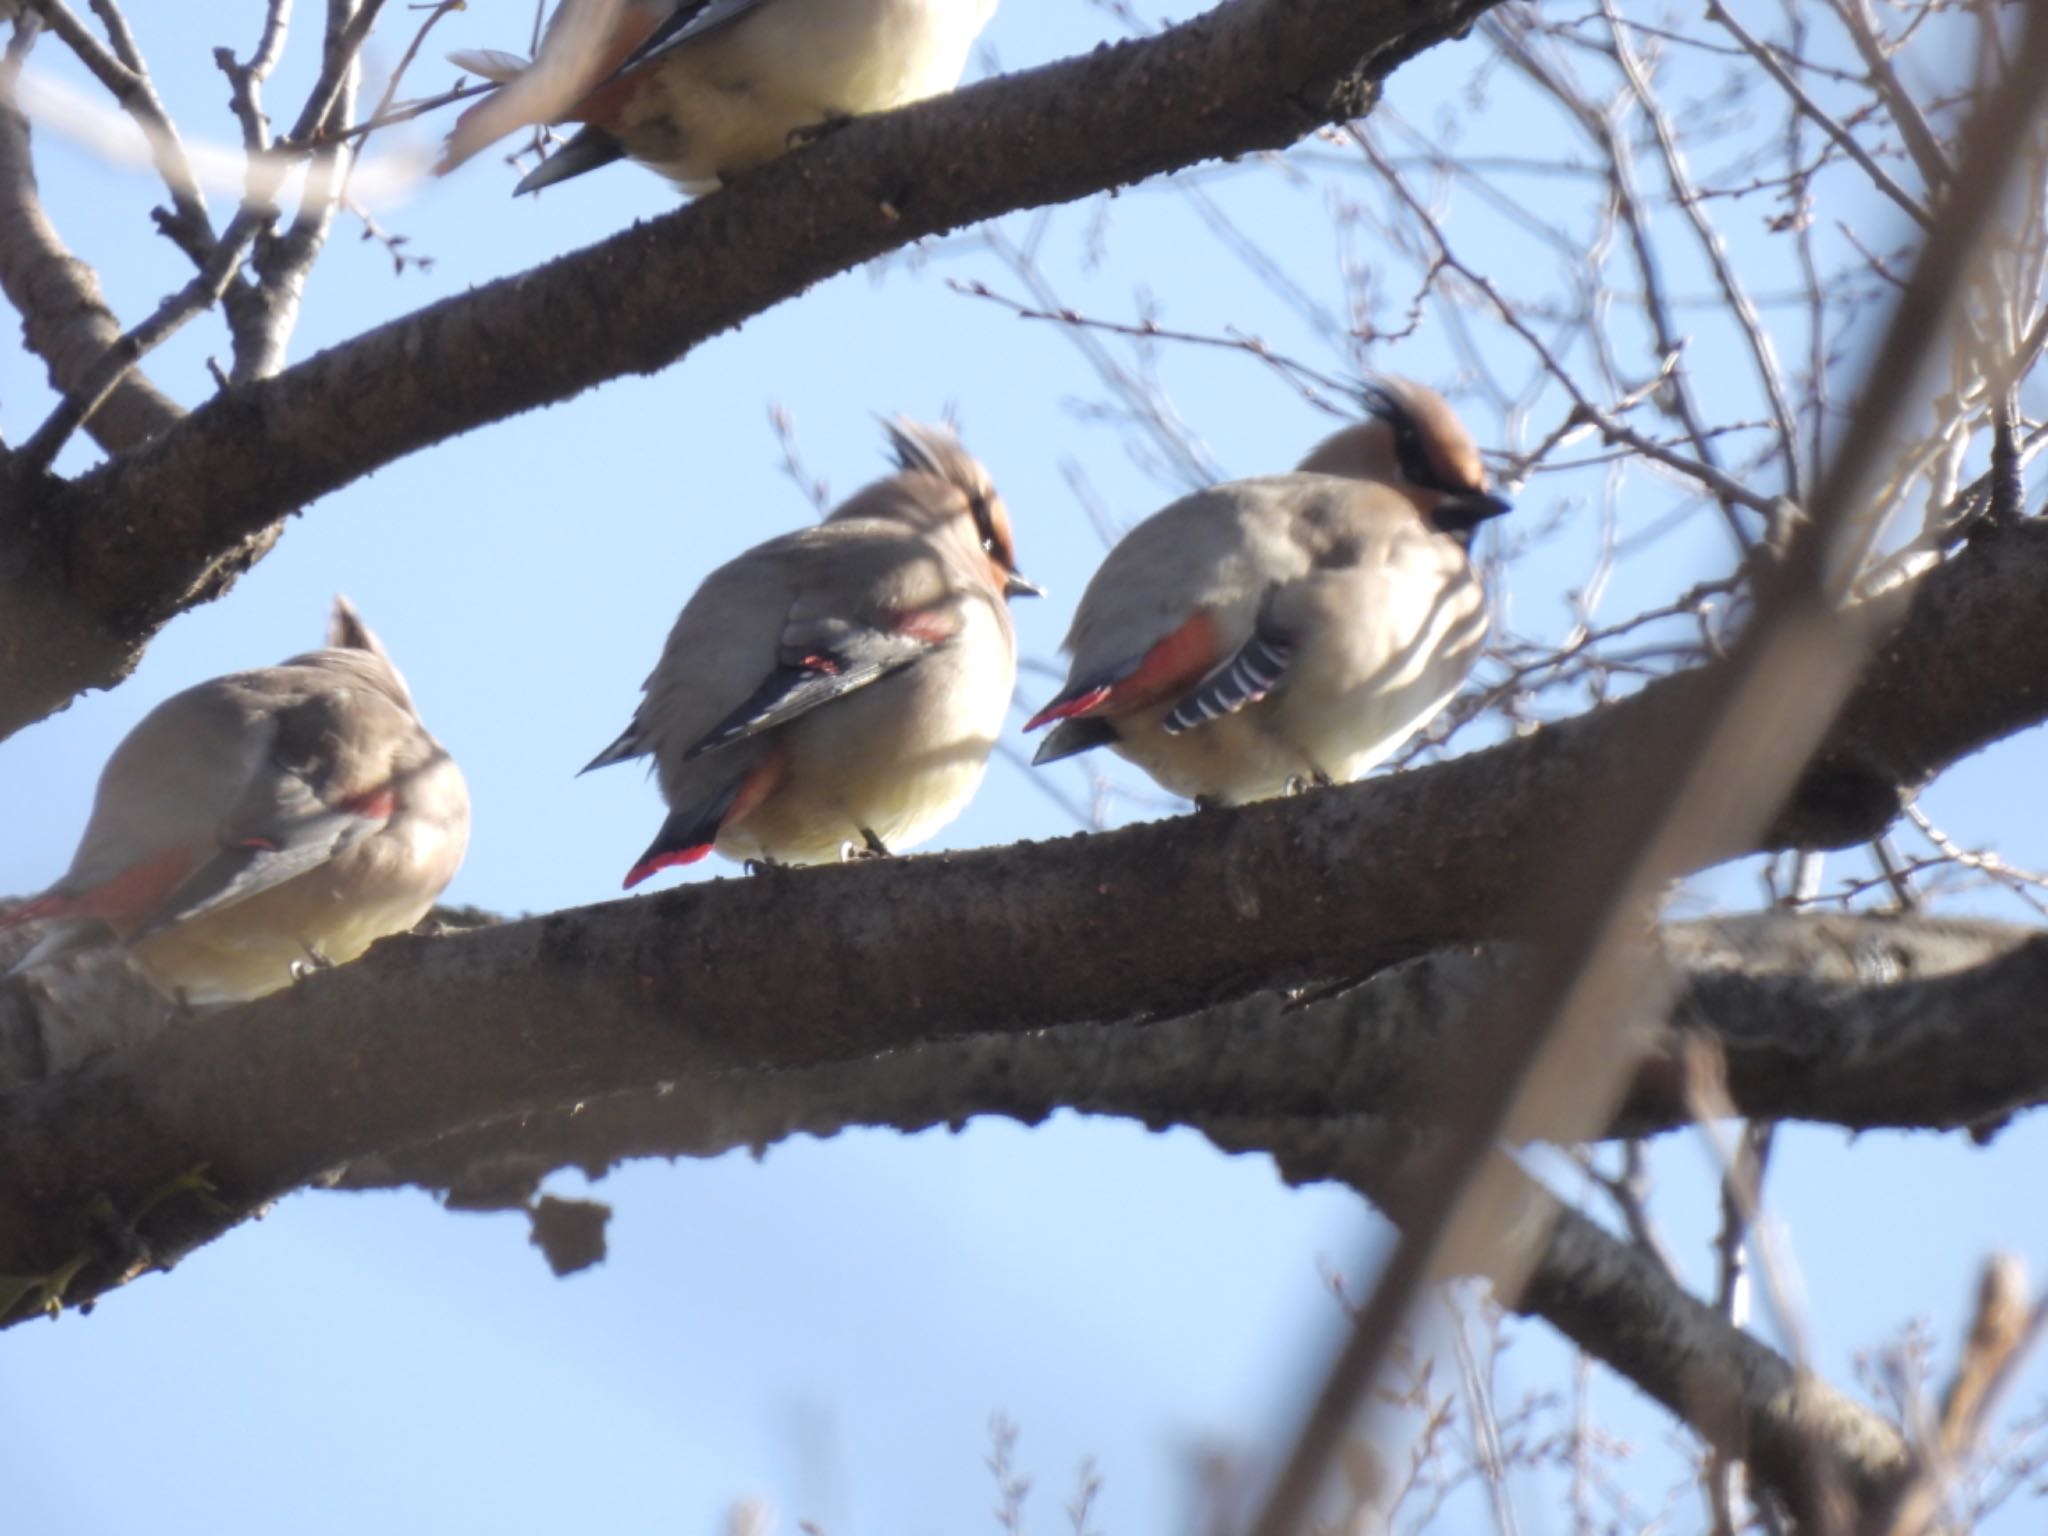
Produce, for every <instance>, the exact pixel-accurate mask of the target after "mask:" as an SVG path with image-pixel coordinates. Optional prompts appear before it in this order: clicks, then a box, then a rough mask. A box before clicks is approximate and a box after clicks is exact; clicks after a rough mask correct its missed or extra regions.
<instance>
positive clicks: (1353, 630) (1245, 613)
mask: <svg viewBox="0 0 2048 1536" xmlns="http://www.w3.org/2000/svg"><path fill="white" fill-rule="evenodd" d="M1361 394H1362V396H1363V399H1364V402H1365V406H1366V410H1367V413H1368V414H1367V417H1366V419H1365V420H1364V421H1362V422H1359V423H1357V424H1356V425H1353V426H1350V427H1346V428H1345V429H1344V430H1342V431H1340V432H1338V433H1337V434H1336V435H1335V436H1333V437H1331V438H1330V439H1328V440H1327V441H1326V442H1324V443H1322V444H1321V445H1319V446H1318V447H1317V448H1316V449H1315V450H1314V451H1313V452H1311V453H1310V454H1309V456H1308V457H1307V458H1306V459H1304V460H1303V461H1302V463H1301V467H1300V468H1299V469H1297V470H1296V471H1295V472H1294V473H1292V474H1285V475H1269V476H1266V477H1264V478H1262V479H1256V480H1238V481H1233V482H1231V483H1229V484H1225V485H1218V486H1213V487H1211V488H1210V489H1208V490H1205V491H1199V492H1197V493H1196V494H1194V495H1192V496H1188V497H1184V498H1182V499H1181V500H1180V501H1177V502H1175V503H1173V505H1171V506H1169V507H1167V508H1165V509H1164V510H1163V511H1160V512H1156V513H1154V514H1153V515H1152V516H1151V517H1149V518H1147V519H1146V520H1145V521H1144V522H1142V523H1140V524H1138V526H1137V527H1135V528H1133V529H1132V530H1131V531H1130V532H1129V533H1128V534H1127V535H1125V537H1124V538H1123V540H1122V541H1121V542H1120V543H1118V545H1117V546H1116V547H1115V548H1114V549H1112V550H1111V551H1110V553H1109V558H1108V559H1106V560H1105V561H1104V562H1103V564H1102V568H1101V569H1100V570H1099V571H1097V572H1096V574H1095V578H1094V580H1093V581H1091V582H1089V584H1088V590H1087V591H1086V592H1085V593H1083V594H1082V597H1081V605H1080V608H1079V610H1078V611H1077V612H1076V614H1075V616H1074V624H1073V628H1072V629H1071V630H1070V631H1069V632H1068V635H1067V640H1066V646H1065V648H1066V649H1067V650H1068V651H1069V652H1071V653H1072V656H1073V665H1072V668H1071V669H1070V671H1069V673H1068V678H1067V686H1066V687H1065V688H1064V689H1062V690H1061V691H1060V693H1059V694H1058V695H1057V696H1056V697H1055V698H1054V699H1053V700H1052V701H1051V702H1050V703H1048V704H1047V705H1046V706H1045V707H1044V708H1043V709H1041V710H1040V711H1039V712H1038V713H1037V714H1036V715H1035V716H1034V717H1033V718H1032V719H1031V720H1030V722H1029V723H1028V724H1027V725H1026V727H1025V728H1026V729H1027V730H1036V729H1038V728H1039V727H1041V726H1046V725H1054V726H1055V727H1056V728H1055V729H1054V730H1053V732H1052V733H1051V734H1050V735H1049V736H1047V737H1046V739H1045V741H1044V742H1043V744H1042V745H1041V746H1040V747H1039V750H1038V754H1037V756H1036V757H1034V758H1033V759H1032V761H1033V762H1034V763H1048V762H1053V761H1056V760H1058V759H1060V758H1063V757H1069V756H1072V755H1073V754H1075V753H1077V752H1085V751H1087V750H1089V749H1090V748H1092V747H1098V746H1106V747H1108V748H1110V749H1111V750H1112V751H1114V752H1116V753H1117V754H1118V755H1120V756H1122V757H1124V758H1127V759H1128V760H1130V761H1131V762H1133V763H1136V764H1137V765H1138V766H1139V767H1140V768H1143V769H1144V770H1145V771H1146V772H1147V773H1149V774H1150V775H1151V776H1152V777H1153V778H1154V779H1156V780H1157V781H1158V782H1159V783H1160V784H1161V785H1162V786H1163V787H1165V788H1166V789H1168V790H1170V791H1172V792H1173V793H1175V794H1177V795H1184V796H1187V797H1188V798H1190V799H1192V800H1194V801H1195V802H1196V803H1197V804H1200V805H1210V804H1225V805H1228V804H1236V803H1238V802H1241V801H1246V800H1258V799H1263V798H1266V797H1268V796H1272V795H1278V794H1284V793H1287V792H1288V791H1290V790H1292V789H1297V788H1301V787H1305V786H1307V785H1311V784H1327V783H1343V782H1346V781H1348V780H1351V779H1355V778H1358V777H1359V776H1360V775H1362V774H1364V773H1365V772H1366V771H1367V770H1369V769H1370V768H1372V767H1373V766H1374V765H1375V764H1376V763H1378V762H1380V761H1381V760H1382V759H1384V758H1385V757H1386V756H1387V755H1388V754H1389V753H1391V752H1393V751H1394V749H1395V748H1397V747H1398V746H1400V744H1401V743H1402V742H1403V741H1405V740H1407V738H1408V737H1409V736H1410V735H1411V734H1412V733H1413V732H1414V731H1416V730H1417V729H1418V728H1420V727H1421V726H1422V725H1424V724H1425V723H1426V722H1427V721H1428V720H1429V719H1430V717H1431V716H1433V715H1434V714H1436V712H1437V711H1438V710H1440V709H1442V708H1443V706H1444V705H1445V704H1447V703H1448V702H1449V701H1450V699H1451V697H1452V695H1453V694H1455V693H1456V692H1457V691H1458V688H1459V686H1460V685H1461V684H1462V683H1463V682H1464V679H1465V675H1466V674H1467V673H1468V672H1469V671H1470V670H1471V669H1472V665H1473V663H1474V662H1475V661H1477V660H1478V657H1479V652H1480V647H1481V645H1482V643H1483V642H1484V640H1485V638H1486V628H1487V618H1486V595H1485V593H1484V592H1483V591H1482V590H1481V588H1480V585H1479V580H1478V577H1477V576H1476V575H1475V574H1474V573H1473V570H1472V564H1471V561H1470V559H1469V558H1468V555H1467V550H1468V547H1469V546H1470V543H1471V539H1472V534H1473V532H1474V530H1475V529H1476V528H1477V527H1478V525H1479V524H1480V523H1482V522H1484V521H1485V520H1486V519H1488V518H1491V517H1497V516H1499V515H1500V514H1501V513H1503V512H1505V511H1507V510H1508V504H1507V502H1505V501H1503V500H1502V499H1501V498H1500V497H1498V496H1495V495H1493V494H1492V493H1491V492H1490V491H1489V490H1488V489H1487V478H1486V471H1485V468H1484V466H1483V465H1482V464H1481V463H1480V458H1479V450H1478V448H1477V447H1476V446H1475V445H1474V443H1473V441H1472V438H1471V436H1470V435H1469V434H1468V433H1467V432H1466V430H1465V428H1464V425H1463V424H1462V423H1461V422H1460V421H1459V420H1458V419H1457V417H1456V416H1455V415H1454V414H1453V413H1452V411H1451V408H1450V406H1449V405H1448V404H1447V403H1446V402H1445V401H1444V399H1443V398H1442V397H1441V396H1440V395H1438V394H1437V393H1436V392H1435V391H1434V390H1430V389H1427V388H1425V387H1424V386H1422V385H1420V384H1415V383H1411V382H1409V381H1406V380H1401V379H1384V380H1381V381H1380V382H1378V383H1375V384H1371V385H1367V386H1364V387H1363V389H1362V390H1361Z"/></svg>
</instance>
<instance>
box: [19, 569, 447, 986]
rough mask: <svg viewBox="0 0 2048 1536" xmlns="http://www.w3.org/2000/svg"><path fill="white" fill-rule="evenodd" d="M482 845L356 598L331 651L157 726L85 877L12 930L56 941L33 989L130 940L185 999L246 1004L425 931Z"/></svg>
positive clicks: (34, 905) (230, 689)
mask: <svg viewBox="0 0 2048 1536" xmlns="http://www.w3.org/2000/svg"><path fill="white" fill-rule="evenodd" d="M468 841H469V791H468V788H467V787H466V786H465V785H464V783H463V780H462V773H461V770H459V769H458V768H457V767H456V766H455V762H454V759H452V758H451V757H449V755H448V753H447V752H446V750H444V749H443V748H442V746H441V744H440V743H439V742H437V741H435V740H434V738H433V737H432V736H429V735H428V734H427V732H426V728H425V727H424V726H422V725H421V724H420V718H419V715H418V714H417V713H415V711H414V709H413V702H412V695H411V694H410V693H408V692H407V691H406V686H405V680H404V679H403V678H401V677H400V676H399V675H398V670H397V669H396V668H395V667H393V666H392V664H391V659H390V657H389V656H387V655H386V654H385V651H384V647H383V646H382V645H381V644H380V643H379V642H378V640H377V637H376V636H375V635H374V634H372V633H371V632H370V629H369V627H368V626H367V625H365V624H364V623H363V621H362V618H361V617H360V616H359V615H358V614H357V613H356V611H355V609H354V608H353V607H351V606H350V605H349V603H348V601H347V600H346V599H344V598H339V597H338V598H336V599H335V600H334V613H333V617H332V618H331V619H330V620H329V623H328V631H327V646H326V648H325V649H323V650H318V651H312V652H309V653H308V654H306V655H303V656H294V657H293V658H292V659H291V660H290V661H287V662H285V663H283V664H282V665H281V666H275V667H262V668H258V669H257V670H255V671H252V672H234V673H230V674H229V675H228V676H226V677H217V678H214V679H213V680H212V681H211V682H205V683H201V684H199V685H198V686H197V687H195V688H188V689H186V690H185V691H184V692H183V693H179V694H175V695H173V696H172V697H170V698H168V699H166V700H165V701H164V702H163V703H161V704H159V705H158V706H157V707H156V708H155V709H153V710H151V711H150V712H149V713H148V714H147V715H145V716H144V717H143V719H142V721H141V723H140V724H139V725H137V726H136V727H135V729H134V730H132V731H130V732H129V733H128V736H127V738H126V739H125V740H124V741H122V743H121V745H120V746H118V747H116V748H115V749H114V755H113V757H112V758H110V759H109V760H108V762H107V766H106V768H105V770H104V771H103V772H102V773H101V775H100V782H99V790H98V792H97V794H96V795H95V797H94V800H93V808H92V817H91V819H90V820H89V821H88V822H87V823H86V828H85V836H84V837H83V838H82V839H81V840H80V842H79V845H78V852H77V854H76V855H75V856H74V857H73V859H72V861H71V868H70V870H69V871H68V872H67V873H66V874H65V876H64V878H63V879H61V880H59V881H58V882H57V883H56V884H55V885H53V886H51V887H50V888H49V890H47V891H45V892H44V893H43V894H42V895H41V896H38V897H36V898H34V899H33V900H31V901H29V902H28V903H27V904H26V905H24V906H22V907H20V908H17V909H16V910H15V911H13V912H11V913H9V914H8V915H7V916H5V917H0V928H11V927H14V926H16V925H17V924H21V923H25V922H29V921H33V920H46V921H50V922H52V923H53V924H54V926H53V927H52V928H51V930H50V931H49V932H48V933H47V934H45V935H44V936H43V938H42V939H41V941H40V942H39V943H37V944H36V946H35V947H34V948H33V949H31V950H30V951H29V952H28V953H27V954H26V955H24V956H23V957H22V959H21V960H20V961H19V962H18V963H17V964H16V965H15V967H14V970H16V971H22V970H26V969H28V968H29V967H30V966H34V965H41V964H43V963H44V962H46V961H49V960H54V959H56V958H58V957H59V956H62V955H66V954H70V953H72V952H73V951H75V950H79V949H83V948H86V947H88V946H89V945H92V944H95V943H99V942H104V941H107V940H118V941H120V942H121V943H123V944H125V945H126V947H127V951H128V957H129V958H130V959H131V960H132V961H133V962H134V963H135V966H136V968H137V969H138V970H140V971H141V972H142V974H143V975H144V976H146V977H147V978H148V979H149V980H150V982H151V983H152V984H154V985H155V986H156V987H157V988H158V990H160V991H162V992H163V993H165V994H166V995H167V996H170V997H174V998H177V999H179V1000H181V1001H183V1002H185V1003H187V1004H189V1005H192V1006H205V1005H211V1004H217V1003H233V1002H241V1001H244V1000H246V999H248V998H252V997H261V996H262V995H263V994H265V993H266V992H274V991H276V990H277V989H278V988H280V987H283V986H285V985H287V984H288V983H289V982H290V981H291V980H292V979H293V978H294V976H296V975H298V974H299V973H300V971H301V970H302V969H303V968H304V967H305V966H307V965H319V964H335V965H339V964H342V963H344V962H346V961H349V960H353V959H354V958H355V957H356V956H357V955H360V954H361V953H362V952H363V951H364V950H365V949H367V948H369V947H370V945H371V944H372V943H373V942H375V941H376V940H377V939H380V938H382V937H383V936H384V935H386V934H390V933H398V932H401V931H402V930H404V929H407V928H410V927H412V925H413V924H414V923H416V922H418V921H419V920H420V918H422V917H423V916H425V915H426V912H427V909H428V908H429V907H431V906H432V905H433V904H434V898H435V897H437V896H439V895H440V894H441V891H442V888H443V887H444V886H446V885H447V884H448V882H449V881H450V880H451V879H453V878H454V876H455V871H456V868H457V866H458V865H460V864H461V862H462V854H463V850H464V848H465V847H466V846H467V844H468Z"/></svg>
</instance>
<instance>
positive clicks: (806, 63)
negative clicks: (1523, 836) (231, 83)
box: [436, 0, 996, 197]
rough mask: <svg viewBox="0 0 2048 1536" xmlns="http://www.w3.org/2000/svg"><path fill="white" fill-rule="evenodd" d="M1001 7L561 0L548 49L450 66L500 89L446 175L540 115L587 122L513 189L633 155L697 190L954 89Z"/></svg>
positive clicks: (457, 141) (836, 0)
mask: <svg viewBox="0 0 2048 1536" xmlns="http://www.w3.org/2000/svg"><path fill="white" fill-rule="evenodd" d="M995 9H996V0H564V3H563V4H562V5H560V6H559V7H557V9H556V12H555V14H554V16H553V17H552V18H551V19H550V22H549V26H548V32H547V35H546V37H545V38H544V39H543V40H542V43H541V46H540V49H539V52H538V54H537V56H536V58H535V59H534V60H533V61H532V62H530V63H529V61H527V60H526V59H523V58H521V57H519V56H518V55H516V54H510V53H503V52H499V51H496V50H490V49H473V50H463V51H458V52H456V53H453V54H450V55H449V58H450V60H451V62H453V63H454V64H456V65H457V66H458V67H459V68H462V69H464V70H467V71H469V72H470V73H472V74H476V75H480V76H482V77H483V78H484V79H486V80H490V81H494V82H497V83H498V84H499V85H500V87H501V89H500V90H499V92H497V93H496V95H495V96H494V97H492V98H488V99H486V100H485V101H483V102H480V103H479V104H478V105H476V106H474V107H471V108H470V109H469V110H468V111H466V112H464V113H463V114H462V116H461V117H460V118H458V119H457V120H456V124H455V128H454V131H453V132H452V133H451V134H450V136H449V143H448V148H447V151H446V153H445V154H444V155H443V156H442V159H441V161H440V163H439V165H437V166H436V170H437V171H438V172H439V173H441V174H444V175H445V174H446V173H447V172H448V171H451V170H453V169H454V168H455V167H456V166H457V165H459V164H461V163H462V162H463V161H464V160H466V159H468V158H469V157H470V156H471V155H473V154H475V153H476V152H477V151H478V150H479V149H481V148H482V147H483V146H484V145H486V144H488V143H490V142H492V141H493V140H495V139H497V138H499V137H501V136H502V135H504V134H506V133H510V132H512V131H513V130H514V129H517V128H520V127H525V126H529V125H531V124H534V123H540V122H575V123H580V124H582V125H583V126H582V127H581V128H579V129H578V130H577V132H576V133H575V134H573V135H572V136H571V137H570V139H569V140H568V142H567V143H566V144H564V145H563V146H562V147H561V148H560V149H558V150H557V151H556V152H555V153H554V154H552V155H550V156H549V157H548V158H547V159H546V160H544V161H542V162H541V164H540V165H539V166H538V167H537V168H535V169H534V170H532V171H530V172H528V173H527V175H526V176H525V177H524V178H523V179H522V180H521V181H520V182H519V183H518V185H517V186H515V187H514V188H513V193H514V195H515V196H516V195H518V194H520V193H525V192H537V191H539V190H540V189H541V188H543V187H549V186H553V185H555V184H556V183H557V182H561V181H566V180H568V179H569V178H570V177H572V176H580V175H582V174H583V173H584V172H586V171H591V170H595V169H597V168H598V167H599V166H601V165H608V164H610V163H611V162H612V161H614V160H618V159H620V158H631V159H634V160H637V161H640V162H641V163H642V164H644V165H647V166H650V167H651V168H653V169H654V170H656V171H659V172H660V173H661V174H662V175H664V176H666V177H668V179H669V180H670V181H672V182H674V183H675V184H676V186H677V188H678V189H679V190H680V191H682V192H684V193H685V194H687V195H689V196H692V197H695V196H700V195H701V194H703V193H705V192H709V191H711V190H713V189H714V188H716V187H718V186H720V185H722V184H723V183H724V182H726V181H728V180H730V179H731V178H732V177H734V176H737V175H739V174H740V173H742V172H745V171H749V170H752V169H754V168H755V167H756V166H759V165H762V164H765V163H766V162H767V161H769V160H772V159H774V158H775V157H776V156H778V155H780V154H782V153H784V152H785V151H786V150H788V149H789V148H791V147H792V146H793V145H795V144H799V143H802V142H804V141H805V140H806V139H807V138H810V137H815V136H817V135H818V134H820V133H822V132H824V131H826V130H828V129H830V128H831V127H833V126H836V125H837V124H840V123H843V122H845V121H846V120H848V119H850V118H853V117H858V116H861V115H863V114H866V113H870V112H883V111H887V110H888V109H889V108H891V107H899V106H903V105H904V104H906V103H908V102H913V101H920V100H922V99H924V98H925V97H927V96H936V95H939V94H941V93H942V92H945V91H949V90H951V89H952V88H953V87H954V86H955V85H957V84H958V83H959V80H960V75H961V72H962V70H964V69H965V68H966V65H967V51H968V49H969V48H970V47H971V46H972V44H973V42H974V39H975V38H976V37H978V36H979V35H980V33H981V30H982V28H983V27H985V26H987V25H988V22H989V18H990V17H992V16H993V15H994V14H995Z"/></svg>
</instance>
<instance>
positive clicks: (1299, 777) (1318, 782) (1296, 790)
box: [1286, 768, 1337, 795]
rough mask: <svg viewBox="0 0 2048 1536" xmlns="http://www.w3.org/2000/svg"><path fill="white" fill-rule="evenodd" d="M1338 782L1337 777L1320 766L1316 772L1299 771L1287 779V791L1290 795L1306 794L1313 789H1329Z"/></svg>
mask: <svg viewBox="0 0 2048 1536" xmlns="http://www.w3.org/2000/svg"><path fill="white" fill-rule="evenodd" d="M1336 782H1337V781H1336V780H1335V779H1333V778H1331V777H1330V776H1329V775H1328V774H1327V773H1325V772H1323V770H1322V769H1320V768H1318V769H1317V770H1316V771H1315V772H1314V773H1298V774H1296V775H1295V776H1294V777H1293V778H1291V779H1289V780H1288V781H1287V789H1286V793H1287V794H1290V795H1305V794H1307V793H1308V792H1309V791H1310V790H1312V789H1328V788H1330V787H1331V786H1332V785H1334V784H1335V783H1336Z"/></svg>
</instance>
